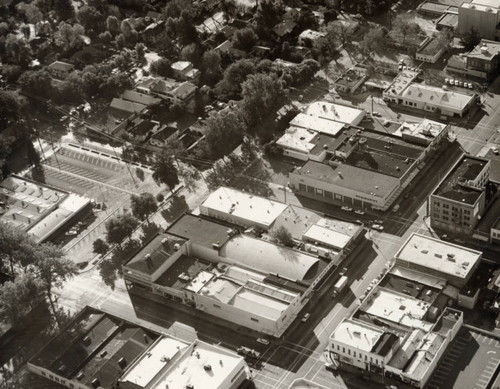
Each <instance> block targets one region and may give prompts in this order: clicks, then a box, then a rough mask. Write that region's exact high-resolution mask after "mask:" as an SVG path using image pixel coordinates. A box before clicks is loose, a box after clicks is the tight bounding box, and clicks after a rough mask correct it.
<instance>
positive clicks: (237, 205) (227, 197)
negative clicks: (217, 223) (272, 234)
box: [200, 187, 288, 227]
mask: <svg viewBox="0 0 500 389" xmlns="http://www.w3.org/2000/svg"><path fill="white" fill-rule="evenodd" d="M287 206H288V205H287V204H285V203H281V202H278V201H274V200H269V199H267V198H264V197H260V196H255V195H253V194H251V193H244V192H241V191H239V190H236V189H231V188H227V187H220V188H218V189H217V190H215V191H214V192H212V193H211V194H210V195H209V196H208V198H207V199H206V200H205V201H204V202H203V204H202V205H200V211H201V213H202V214H205V215H209V216H212V217H217V213H223V214H230V215H233V216H234V217H237V218H240V219H243V220H244V221H247V222H248V224H250V225H251V224H252V223H255V224H258V225H264V226H267V227H269V226H270V225H271V224H272V223H273V222H274V220H275V219H276V218H277V217H278V216H279V215H280V214H281V213H282V212H283V211H284V210H285V208H286V207H287ZM211 211H215V212H211Z"/></svg>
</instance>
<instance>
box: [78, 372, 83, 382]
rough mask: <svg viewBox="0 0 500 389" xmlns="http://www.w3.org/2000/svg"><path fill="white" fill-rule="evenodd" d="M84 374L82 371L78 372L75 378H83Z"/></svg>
mask: <svg viewBox="0 0 500 389" xmlns="http://www.w3.org/2000/svg"><path fill="white" fill-rule="evenodd" d="M83 376H84V374H83V373H82V372H80V373H78V375H77V376H76V379H77V380H78V381H80V380H81V379H82V378H83Z"/></svg>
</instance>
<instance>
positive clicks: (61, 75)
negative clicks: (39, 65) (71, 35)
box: [47, 61, 75, 80]
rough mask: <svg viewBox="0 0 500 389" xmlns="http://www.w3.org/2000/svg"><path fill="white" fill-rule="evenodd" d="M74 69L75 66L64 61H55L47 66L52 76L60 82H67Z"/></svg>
mask: <svg viewBox="0 0 500 389" xmlns="http://www.w3.org/2000/svg"><path fill="white" fill-rule="evenodd" d="M74 69H75V65H73V64H70V63H67V62H62V61H54V62H52V63H51V64H50V65H49V66H47V71H48V72H49V73H50V75H51V76H52V77H53V78H56V79H58V80H65V79H66V77H68V75H69V74H70V73H71V72H72V71H73V70H74Z"/></svg>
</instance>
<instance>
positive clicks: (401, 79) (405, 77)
mask: <svg viewBox="0 0 500 389" xmlns="http://www.w3.org/2000/svg"><path fill="white" fill-rule="evenodd" d="M418 75H419V71H414V70H409V69H405V70H402V71H401V72H399V73H398V75H397V76H396V77H394V79H393V80H392V83H391V84H390V85H389V86H388V87H387V89H386V90H385V92H386V93H390V94H392V95H401V94H403V92H404V91H405V90H406V88H408V86H409V85H410V84H411V83H412V82H413V80H415V79H416V78H417V77H418Z"/></svg>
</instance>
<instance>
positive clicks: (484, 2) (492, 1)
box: [461, 0, 500, 13]
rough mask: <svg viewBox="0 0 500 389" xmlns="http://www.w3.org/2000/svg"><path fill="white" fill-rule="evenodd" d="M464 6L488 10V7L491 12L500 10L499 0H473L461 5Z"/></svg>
mask: <svg viewBox="0 0 500 389" xmlns="http://www.w3.org/2000/svg"><path fill="white" fill-rule="evenodd" d="M461 7H462V8H477V9H480V10H483V11H486V10H487V9H488V8H489V9H490V11H489V12H493V13H497V12H499V10H500V4H499V3H498V0H472V1H471V2H470V3H467V2H464V3H463V4H462V5H461Z"/></svg>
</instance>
